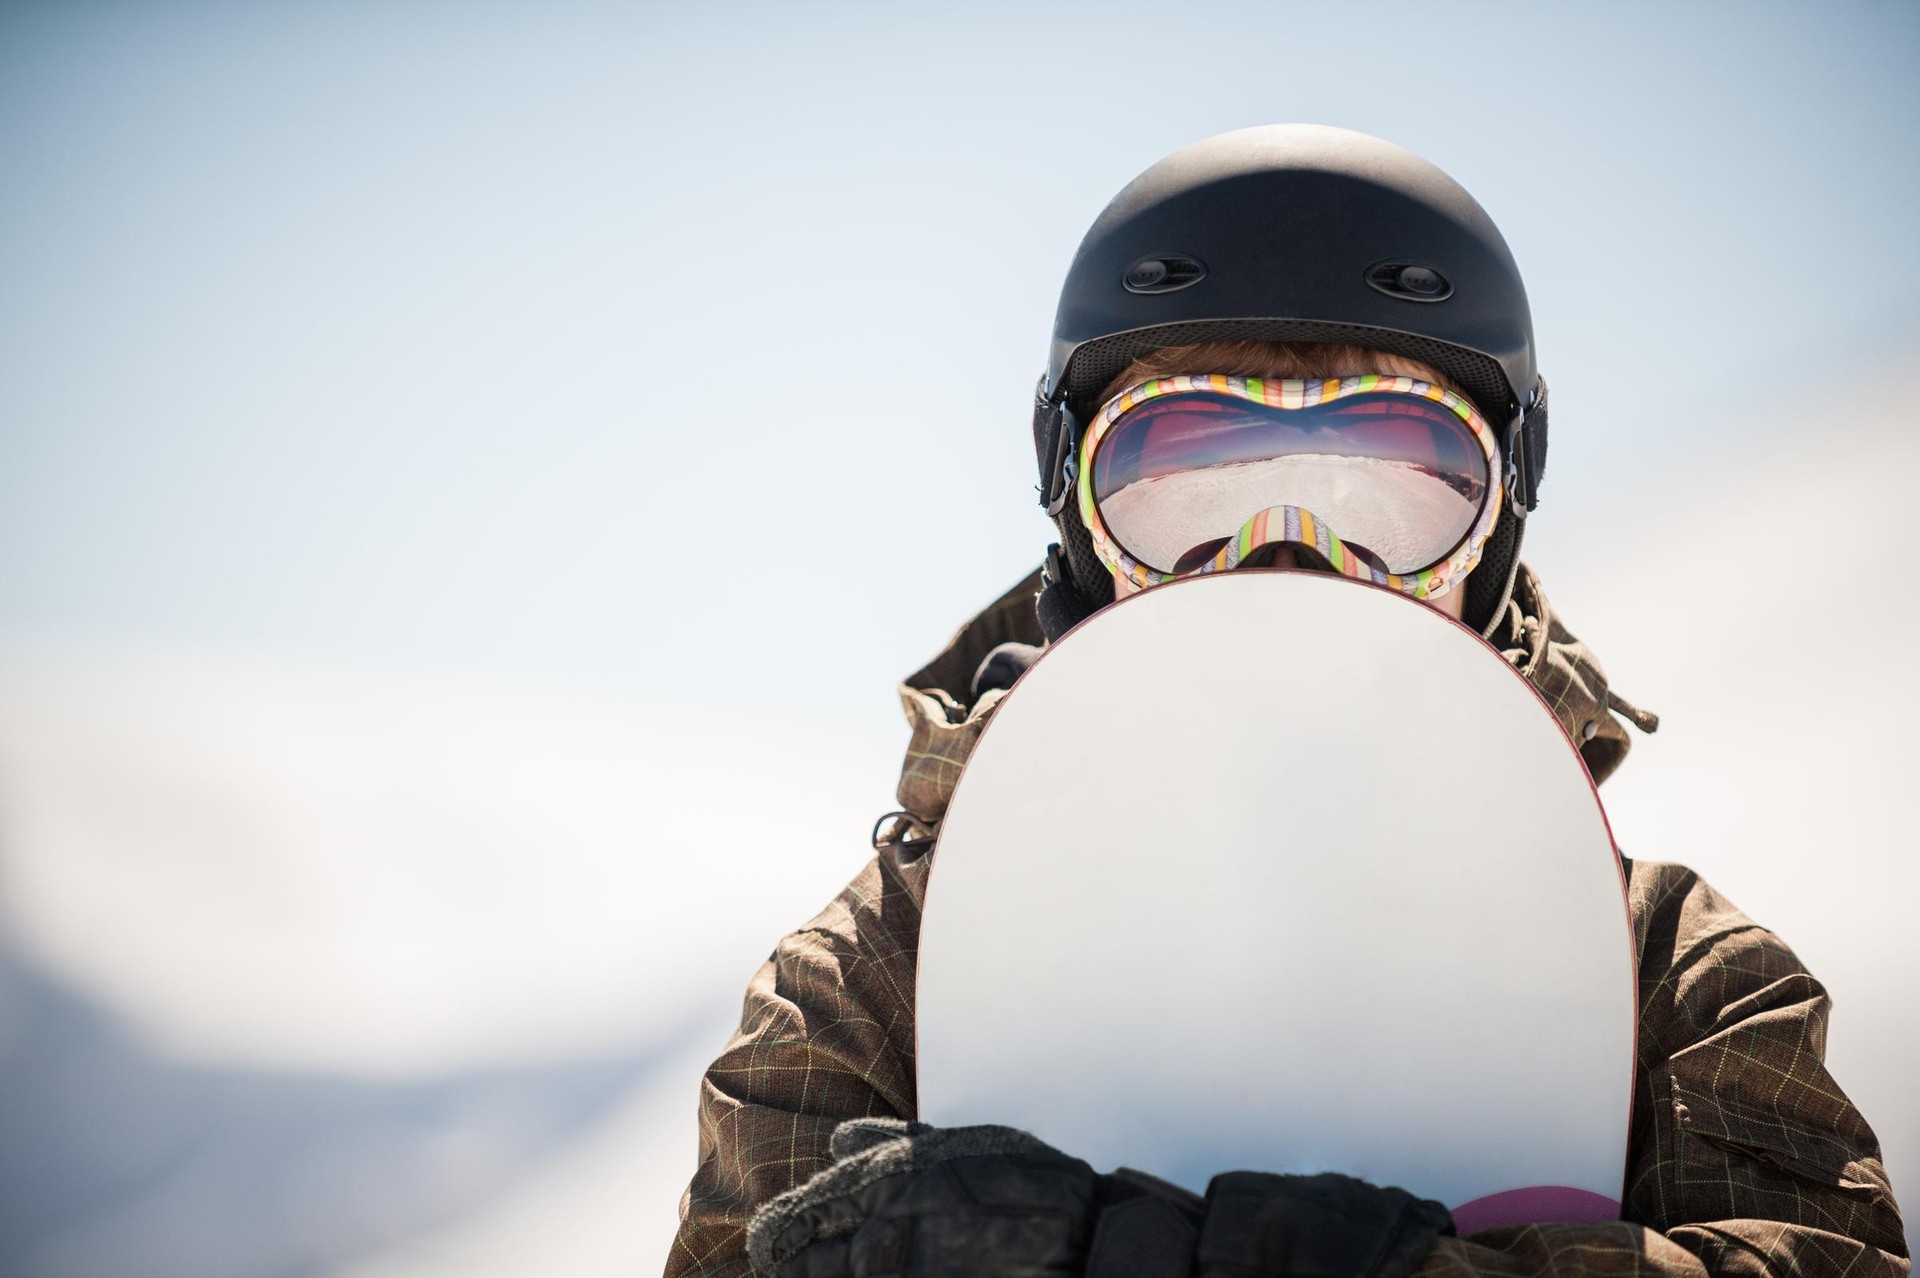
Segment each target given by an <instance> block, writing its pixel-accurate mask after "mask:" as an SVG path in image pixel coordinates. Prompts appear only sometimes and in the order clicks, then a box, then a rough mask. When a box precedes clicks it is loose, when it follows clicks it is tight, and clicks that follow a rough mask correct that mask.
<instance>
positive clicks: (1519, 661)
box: [896, 563, 1660, 829]
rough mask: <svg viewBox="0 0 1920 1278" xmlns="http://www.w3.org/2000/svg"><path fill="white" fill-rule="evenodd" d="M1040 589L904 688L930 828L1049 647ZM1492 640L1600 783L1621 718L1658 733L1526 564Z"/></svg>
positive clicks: (1023, 595) (902, 790) (907, 783)
mask: <svg viewBox="0 0 1920 1278" xmlns="http://www.w3.org/2000/svg"><path fill="white" fill-rule="evenodd" d="M1039 591H1040V571H1039V570H1038V569H1035V570H1034V571H1033V572H1031V573H1029V574H1028V575H1027V576H1026V577H1025V578H1023V579H1022V580H1021V581H1020V583H1019V584H1018V585H1016V586H1014V587H1013V588H1012V589H1011V590H1009V591H1007V592H1006V593H1005V594H1003V595H1001V596H1000V597H999V598H998V599H996V600H994V601H993V603H991V604H989V605H988V606H987V607H986V609H985V610H984V611H982V612H981V613H980V615H979V616H977V617H975V618H974V619H973V620H971V621H969V622H967V624H966V625H964V626H962V627H960V629H959V630H957V631H956V632H954V636H953V638H952V639H951V640H949V641H948V643H947V646H946V648H945V649H944V650H943V651H942V652H941V653H940V655H939V656H937V657H935V658H934V659H933V660H932V661H929V662H928V663H927V664H926V665H925V666H923V667H922V668H921V669H919V670H916V671H914V672H913V673H912V674H910V675H908V676H907V678H906V679H905V681H903V682H902V683H901V685H900V704H901V707H902V709H904V710H905V712H906V716H907V724H908V726H909V727H910V728H911V729H912V733H913V735H912V738H911V740H910V741H909V742H908V745H907V757H906V760H905V761H904V762H903V763H902V764H901V767H900V785H899V788H898V790H897V791H896V796H897V797H898V799H899V802H900V807H901V809H902V810H903V812H904V813H905V815H907V816H909V817H911V818H912V819H913V820H914V821H915V822H916V823H918V824H920V825H922V826H925V827H927V828H928V829H932V828H934V827H936V826H937V825H938V823H939V821H940V818H941V817H943V816H944V815H946V811H947V803H948V801H949V800H951V799H952V798H953V788H954V785H955V784H956V783H957V782H958V781H959V780H960V770H961V768H963V767H964V766H966V762H967V756H968V755H970V754H971V753H973V746H974V743H975V742H976V741H978V740H979V739H980V733H981V730H982V729H984V728H985V727H986V726H987V721H988V720H989V719H991V718H992V717H993V712H994V710H995V709H997V708H998V707H999V705H1000V701H1001V699H1002V698H1004V697H1005V696H1006V695H1007V687H1006V685H1007V684H1010V683H1011V682H1012V678H1011V676H1012V675H1013V674H1016V673H1017V672H1018V670H1020V669H1022V668H1024V667H1025V665H1026V664H1027V663H1028V662H1029V661H1030V660H1031V659H1032V657H1033V656H1036V655H1038V653H1039V651H1040V650H1041V649H1042V648H1043V647H1044V646H1045V643H1046V639H1045V636H1044V635H1043V634H1042V633H1041V631H1040V622H1039V620H1038V618H1037V616H1036V615H1035V612H1034V596H1035V595H1037V594H1038V593H1039ZM1490 642H1492V644H1493V645H1494V646H1495V647H1496V648H1498V649H1500V652H1501V655H1502V656H1504V657H1505V658H1506V659H1507V660H1508V661H1509V662H1511V663H1513V666H1514V668H1515V669H1517V670H1519V671H1520V673H1521V674H1523V675H1525V676H1526V678H1527V681H1528V682H1529V683H1531V684H1532V685H1533V686H1534V687H1535V688H1537V689H1538V690H1539V692H1540V695H1541V696H1543V697H1545V698H1546V701H1547V704H1548V705H1549V706H1551V707H1552V708H1553V712H1554V714H1555V716H1556V717H1558V718H1559V720H1560V726H1561V727H1563V728H1565V729H1566V731H1567V734H1568V735H1569V736H1571V737H1572V738H1573V740H1574V741H1575V742H1576V743H1578V745H1579V747H1580V757H1581V758H1582V759H1584V760H1585V761H1586V765H1587V771H1588V772H1590V773H1591V774H1592V776H1593V779H1594V782H1595V784H1598V783H1599V782H1602V781H1605V780H1606V779H1607V778H1608V777H1609V776H1612V775H1613V773H1614V772H1615V771H1616V770H1617V769H1618V768H1619V767H1620V764H1621V762H1622V761H1623V760H1624V759H1625V758H1626V757H1627V751H1628V750H1629V749H1630V748H1631V747H1632V744H1633V742H1632V740H1631V739H1630V738H1629V737H1628V736H1627V730H1626V727H1625V725H1624V724H1623V723H1622V722H1621V720H1620V719H1619V718H1616V717H1615V714H1616V713H1617V714H1619V715H1622V716H1625V718H1626V719H1627V720H1628V721H1630V722H1632V723H1633V724H1634V725H1635V726H1637V727H1638V728H1639V729H1640V730H1641V731H1643V732H1652V731H1653V730H1654V729H1655V728H1656V727H1658V726H1659V722H1660V721H1659V718H1658V716H1656V715H1652V714H1649V713H1647V712H1646V711H1644V710H1638V709H1635V708H1634V707H1633V706H1631V705H1629V704H1628V703H1627V702H1626V701H1624V700H1623V699H1621V698H1620V697H1619V696H1618V695H1617V694H1616V693H1614V692H1613V691H1612V690H1611V689H1610V688H1608V686H1607V676H1606V672H1605V671H1604V670H1602V669H1601V667H1600V662H1599V659H1598V658H1596V657H1595V656H1594V655H1593V652H1592V650H1591V649H1589V648H1588V647H1587V646H1586V645H1585V644H1583V643H1581V642H1580V640H1579V639H1577V638H1576V637H1575V636H1574V634H1573V632H1572V631H1571V630H1568V629H1567V627H1566V624H1565V623H1564V622H1562V621H1561V620H1560V618H1559V617H1558V616H1557V615H1556V614H1555V613H1554V611H1553V608H1552V606H1551V605H1549V604H1548V602H1547V596H1546V594H1545V592H1544V591H1542V590H1541V588H1540V580H1539V578H1538V577H1536V576H1535V575H1534V573H1533V570H1532V569H1531V568H1529V567H1527V565H1526V564H1524V563H1523V564H1521V565H1520V567H1519V570H1518V572H1517V573H1516V574H1515V575H1514V582H1513V594H1512V597H1511V598H1510V599H1509V600H1508V601H1507V604H1506V608H1505V610H1504V612H1503V614H1502V616H1501V617H1500V619H1499V620H1498V621H1497V622H1496V624H1495V625H1494V627H1493V630H1492V632H1491V635H1490ZM1009 645H1012V647H1009ZM990 658H991V659H992V660H991V661H990V660H989V659H990Z"/></svg>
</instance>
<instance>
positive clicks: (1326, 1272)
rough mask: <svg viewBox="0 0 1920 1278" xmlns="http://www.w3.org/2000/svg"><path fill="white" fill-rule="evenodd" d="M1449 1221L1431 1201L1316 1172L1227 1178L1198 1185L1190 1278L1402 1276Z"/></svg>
mask: <svg viewBox="0 0 1920 1278" xmlns="http://www.w3.org/2000/svg"><path fill="white" fill-rule="evenodd" d="M1452 1232H1453V1217H1452V1216H1451V1215H1450V1214H1448V1212H1447V1209H1446V1208H1445V1207H1442V1206H1441V1205H1440V1204H1439V1203H1437V1202H1434V1201H1433V1200H1432V1199H1427V1198H1415V1197H1414V1196H1413V1195H1412V1194H1409V1193H1407V1192H1406V1191H1405V1190H1403V1189H1381V1188H1380V1187H1378V1186H1376V1185H1369V1184H1368V1183H1367V1182H1366V1181H1364V1180H1355V1179H1354V1178H1353V1177H1351V1176H1342V1175H1339V1174H1338V1173H1335V1172H1325V1173H1322V1174H1321V1175H1318V1176H1274V1175H1270V1174H1268V1173H1266V1172H1228V1173H1227V1174H1225V1175H1224V1176H1215V1177H1214V1178H1213V1183H1212V1184H1210V1185H1208V1186H1207V1217H1206V1223H1205V1225H1203V1226H1202V1227H1201V1231H1200V1250H1199V1253H1198V1255H1197V1257H1196V1260H1197V1266H1196V1270H1195V1274H1196V1278H1269V1276H1284V1278H1407V1275H1408V1274H1411V1273H1412V1272H1413V1271H1414V1269H1415V1267H1416V1266H1418V1265H1419V1263H1420V1261H1421V1260H1422V1259H1423V1258H1425V1256H1426V1254H1427V1251H1428V1249H1429V1248H1431V1247H1432V1246H1433V1240H1434V1239H1435V1238H1436V1237H1438V1236H1439V1235H1441V1234H1451V1233H1452Z"/></svg>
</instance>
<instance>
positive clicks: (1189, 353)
mask: <svg viewBox="0 0 1920 1278" xmlns="http://www.w3.org/2000/svg"><path fill="white" fill-rule="evenodd" d="M1182 373H1224V374H1225V375H1227V376H1229V377H1283V378H1284V377H1299V378H1310V377H1356V376H1359V375H1361V374H1363V373H1388V374H1392V375H1394V376H1396V377H1418V378H1422V379H1424V380H1426V381H1429V382H1432V383H1434V384H1435V385H1436V386H1444V387H1446V388H1447V389H1448V390H1450V391H1452V392H1453V393H1454V394H1456V395H1458V396H1460V397H1461V398H1462V399H1468V400H1471V398H1472V397H1471V396H1469V395H1468V394H1467V392H1466V391H1464V390H1462V389H1461V388H1460V387H1459V386H1457V385H1456V384H1455V383H1454V382H1453V381H1452V379H1450V378H1449V377H1447V376H1446V375H1445V374H1444V373H1442V372H1441V371H1440V370H1439V369H1437V368H1433V367H1431V366H1430V365H1427V364H1422V363H1421V362H1420V361H1419V360H1417V359H1409V358H1408V357H1407V356H1405V355H1390V354H1388V353H1387V352H1386V351H1376V350H1369V349H1368V348H1366V347H1364V346H1351V345H1345V344H1342V343H1337V342H1196V343H1195V344H1194V345H1192V346H1167V347H1163V348H1161V349H1160V350H1157V351H1148V352H1147V353H1146V354H1145V355H1142V356H1141V357H1140V358H1139V359H1136V360H1135V361H1133V363H1131V364H1129V365H1127V367H1126V369H1125V371H1123V372H1122V373H1121V374H1120V375H1119V376H1118V377H1116V378H1114V379H1113V380H1112V381H1111V382H1108V383H1107V386H1106V389H1105V390H1103V391H1101V392H1100V402H1101V403H1103V404H1104V403H1105V402H1106V401H1108V400H1109V399H1112V398H1113V397H1114V396H1115V395H1117V394H1119V393H1120V392H1121V391H1123V390H1125V389H1126V388H1127V387H1129V386H1132V385H1134V384H1135V383H1137V382H1144V381H1147V380H1148V379H1150V378H1154V377H1176V376H1179V375H1180V374H1182Z"/></svg>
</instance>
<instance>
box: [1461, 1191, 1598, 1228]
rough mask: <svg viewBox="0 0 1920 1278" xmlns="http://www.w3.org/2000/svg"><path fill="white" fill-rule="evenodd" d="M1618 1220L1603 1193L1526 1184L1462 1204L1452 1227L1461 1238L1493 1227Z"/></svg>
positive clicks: (1594, 1222)
mask: <svg viewBox="0 0 1920 1278" xmlns="http://www.w3.org/2000/svg"><path fill="white" fill-rule="evenodd" d="M1618 1219H1620V1203H1619V1201H1618V1200H1617V1199H1612V1198H1608V1197H1607V1196H1606V1195H1605V1194H1596V1193H1594V1192H1593V1191H1592V1190H1588V1189H1574V1188H1572V1187H1571V1186H1568V1185H1529V1186H1528V1187H1526V1188H1525V1189H1503V1190H1501V1191H1500V1192H1499V1193H1497V1194H1488V1195H1486V1196H1485V1197H1483V1198H1476V1199H1474V1200H1473V1201H1472V1202H1470V1203H1461V1204H1460V1205H1459V1206H1458V1207H1455V1208H1454V1209H1453V1226H1454V1229H1455V1230H1456V1231H1458V1232H1459V1234H1460V1235H1461V1237H1465V1236H1466V1235H1468V1234H1471V1233H1474V1232H1475V1231H1477V1230H1481V1229H1492V1228H1493V1227H1494V1226H1496V1225H1533V1224H1543V1223H1546V1222H1549V1221H1552V1222H1554V1223H1558V1224H1581V1225H1588V1224H1596V1223H1598V1222H1601V1221H1607V1220H1618Z"/></svg>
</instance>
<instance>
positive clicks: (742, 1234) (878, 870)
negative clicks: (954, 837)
mask: <svg viewBox="0 0 1920 1278" xmlns="http://www.w3.org/2000/svg"><path fill="white" fill-rule="evenodd" d="M925 874H926V867H925V863H924V861H915V862H903V860H902V859H901V857H900V856H899V855H898V854H897V853H895V852H892V851H888V852H882V853H881V854H880V855H879V856H877V857H875V858H874V860H873V861H871V862H869V863H868V865H867V867H866V869H864V870H862V871H861V873H860V874H859V876H858V877H856V878H855V879H854V881H853V882H852V883H850V884H848V885H847V888H846V890H845V891H843V892H841V893H840V895H839V896H838V897H836V898H835V899H834V901H833V903H832V904H830V905H829V906H828V907H827V908H826V909H825V910H824V911H822V912H821V914H820V915H819V917H817V918H815V919H814V920H813V921H812V922H811V923H809V924H807V926H805V927H803V928H801V929H800V930H799V931H797V932H794V933H792V934H791V935H789V936H787V937H786V938H785V939H784V940H782V941H781V942H780V944H779V946H778V947H777V948H776V949H775V950H774V952H773V954H772V956H771V957H770V958H768V960H767V961H766V963H764V964H763V965H762V966H761V968H760V970H759V971H758V972H757V973H756V974H755V975H754V978H753V981H752V983H751V984H750V985H749V986H748V987H747V996H746V1002H745V1005H744V1007H743V1009H742V1011H741V1016H740V1028H739V1029H738V1030H737V1031H735V1033H734V1035H733V1038H732V1039H731V1040H730V1041H729V1042H728V1043H727V1046H726V1048H725V1049H724V1050H723V1051H722V1052H721V1053H720V1057H719V1059H717V1060H716V1061H714V1063H713V1064H712V1065H711V1066H710V1067H709V1068H708V1070H707V1072H706V1075H705V1077H704V1078H703V1079H702V1080H701V1083H700V1164H699V1168H698V1170H696V1171H695V1173H694V1177H693V1181H692V1183H691V1184H690V1185H689V1186H688V1187H687V1192H686V1193H685V1195H683V1196H682V1198H681V1200H680V1229H679V1232H678V1233H677V1234H676V1235H675V1237H674V1243H673V1251H672V1253H671V1254H670V1255H669V1256H668V1258H667V1268H666V1278H688V1276H690V1275H695V1274H698V1275H702V1278H740V1276H742V1275H745V1274H747V1273H748V1272H749V1266H748V1263H747V1258H746V1227H747V1220H748V1218H749V1217H750V1216H751V1215H752V1214H753V1209H754V1208H755V1207H756V1206H758V1205H759V1204H761V1203H763V1202H765V1201H766V1200H767V1199H769V1198H772V1197H773V1196H775V1195H776V1194H779V1193H782V1192H783V1191H785V1190H787V1189H790V1188H792V1187H793V1186H795V1185H797V1184H800V1183H801V1182H802V1181H805V1180H806V1179H807V1178H808V1177H810V1176H811V1175H813V1173H814V1172H816V1171H819V1170H820V1169H821V1168H823V1167H825V1166H826V1165H827V1164H828V1162H829V1161H830V1159H829V1158H828V1156H827V1142H828V1138H829V1137H831V1136H832V1135H833V1129H834V1128H835V1127H837V1126H838V1125H839V1124H840V1123H841V1122H842V1121H844V1120H846V1119H849V1118H862V1117H868V1116H872V1115H882V1116H892V1117H901V1118H911V1117H912V1116H913V1110H914V1073H913V1006H914V999H913V993H914V947H915V945H916V944H917V943H918V940H919V931H920V899H921V889H922V888H923V887H924V879H925Z"/></svg>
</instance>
